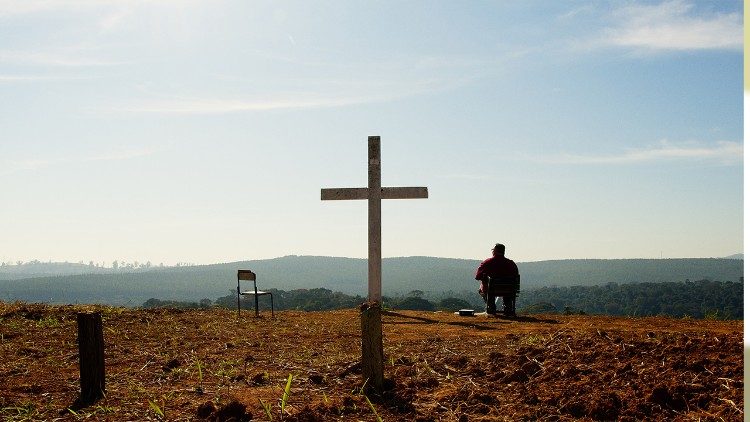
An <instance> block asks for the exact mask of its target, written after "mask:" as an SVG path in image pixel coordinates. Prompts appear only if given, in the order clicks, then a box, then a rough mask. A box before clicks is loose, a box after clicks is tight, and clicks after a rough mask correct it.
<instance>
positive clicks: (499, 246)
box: [492, 243, 505, 250]
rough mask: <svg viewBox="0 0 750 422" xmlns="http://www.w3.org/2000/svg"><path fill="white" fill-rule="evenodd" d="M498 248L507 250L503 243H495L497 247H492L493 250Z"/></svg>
mask: <svg viewBox="0 0 750 422" xmlns="http://www.w3.org/2000/svg"><path fill="white" fill-rule="evenodd" d="M496 249H502V250H505V245H503V244H502V243H495V247H494V248H492V250H496Z"/></svg>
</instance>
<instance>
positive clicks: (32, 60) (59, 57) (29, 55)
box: [0, 51, 127, 67]
mask: <svg viewBox="0 0 750 422" xmlns="http://www.w3.org/2000/svg"><path fill="white" fill-rule="evenodd" d="M0 62H2V63H10V64H14V65H34V66H63V67H98V66H117V65H123V64H126V63H127V62H125V61H117V60H106V59H100V58H95V57H84V56H81V55H79V54H76V53H52V52H18V51H0Z"/></svg>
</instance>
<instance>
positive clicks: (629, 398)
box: [0, 302, 743, 422]
mask: <svg viewBox="0 0 750 422" xmlns="http://www.w3.org/2000/svg"><path fill="white" fill-rule="evenodd" d="M87 310H88V311H92V310H96V311H100V312H101V313H102V317H103V320H104V340H105V344H106V347H105V356H106V357H105V361H106V397H105V398H103V399H101V400H99V401H98V402H96V403H94V404H91V405H88V406H86V407H81V406H79V405H78V404H77V403H76V399H77V397H78V393H79V369H78V349H77V347H78V346H77V343H76V341H77V340H76V335H77V334H76V333H77V331H76V312H80V311H87ZM359 324H360V321H359V313H358V310H354V309H352V310H345V311H334V312H294V311H283V312H277V314H276V317H275V318H271V317H270V314H269V313H267V312H266V311H263V312H262V317H261V318H255V317H254V314H253V313H252V312H247V311H243V313H242V316H241V317H240V318H239V319H238V317H237V314H236V312H231V311H228V310H220V309H211V310H184V311H183V310H175V309H156V310H136V309H126V308H111V307H93V306H45V305H31V304H19V303H16V304H8V303H2V302H0V418H2V419H4V420H9V421H21V420H33V421H38V420H65V421H74V420H79V419H87V420H112V421H124V420H134V421H136V420H137V421H143V420H211V421H219V420H220V421H226V420H237V421H240V420H250V419H252V420H259V421H266V420H269V419H271V418H272V419H273V420H275V421H282V420H283V421H320V420H345V421H350V420H351V421H360V420H361V421H376V420H378V418H381V419H382V420H384V421H415V422H419V421H490V420H492V421H495V420H556V421H558V420H615V419H617V420H623V421H629V420H644V419H645V420H701V421H703V420H725V421H730V420H732V421H741V420H742V419H743V413H742V409H743V396H742V391H743V378H742V371H743V369H742V359H743V356H742V352H743V351H742V321H702V320H701V321H699V320H691V319H671V318H613V317H596V316H563V315H534V316H527V317H519V318H514V319H505V318H488V317H486V316H474V317H459V316H457V315H454V314H452V313H441V312H437V313H433V312H412V311H393V312H388V313H386V315H384V317H383V332H384V354H385V375H386V378H387V382H386V387H387V389H386V391H385V392H384V393H382V394H381V395H377V394H373V393H368V392H367V389H366V388H365V389H363V388H362V387H363V385H362V384H363V380H362V376H361V371H360V369H359V366H358V361H359V357H360V353H361V352H360V325H359ZM290 375H291V383H290V384H289V385H290V387H289V388H288V389H286V386H287V383H288V381H289V376H290ZM285 390H286V391H287V393H288V394H285ZM282 407H283V410H282Z"/></svg>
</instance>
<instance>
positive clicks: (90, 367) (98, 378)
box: [77, 312, 105, 403]
mask: <svg viewBox="0 0 750 422" xmlns="http://www.w3.org/2000/svg"><path fill="white" fill-rule="evenodd" d="M77 320H78V358H79V365H80V368H81V397H80V401H81V402H82V403H93V402H95V401H97V400H98V399H100V398H102V397H104V391H105V390H104V335H103V334H102V314H101V313H99V312H85V313H84V312H80V313H78V314H77Z"/></svg>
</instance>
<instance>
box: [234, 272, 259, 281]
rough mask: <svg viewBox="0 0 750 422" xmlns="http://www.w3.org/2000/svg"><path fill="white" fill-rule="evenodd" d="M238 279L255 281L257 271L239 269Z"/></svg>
mask: <svg viewBox="0 0 750 422" xmlns="http://www.w3.org/2000/svg"><path fill="white" fill-rule="evenodd" d="M237 280H247V281H255V273H254V272H252V271H250V270H237Z"/></svg>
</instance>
